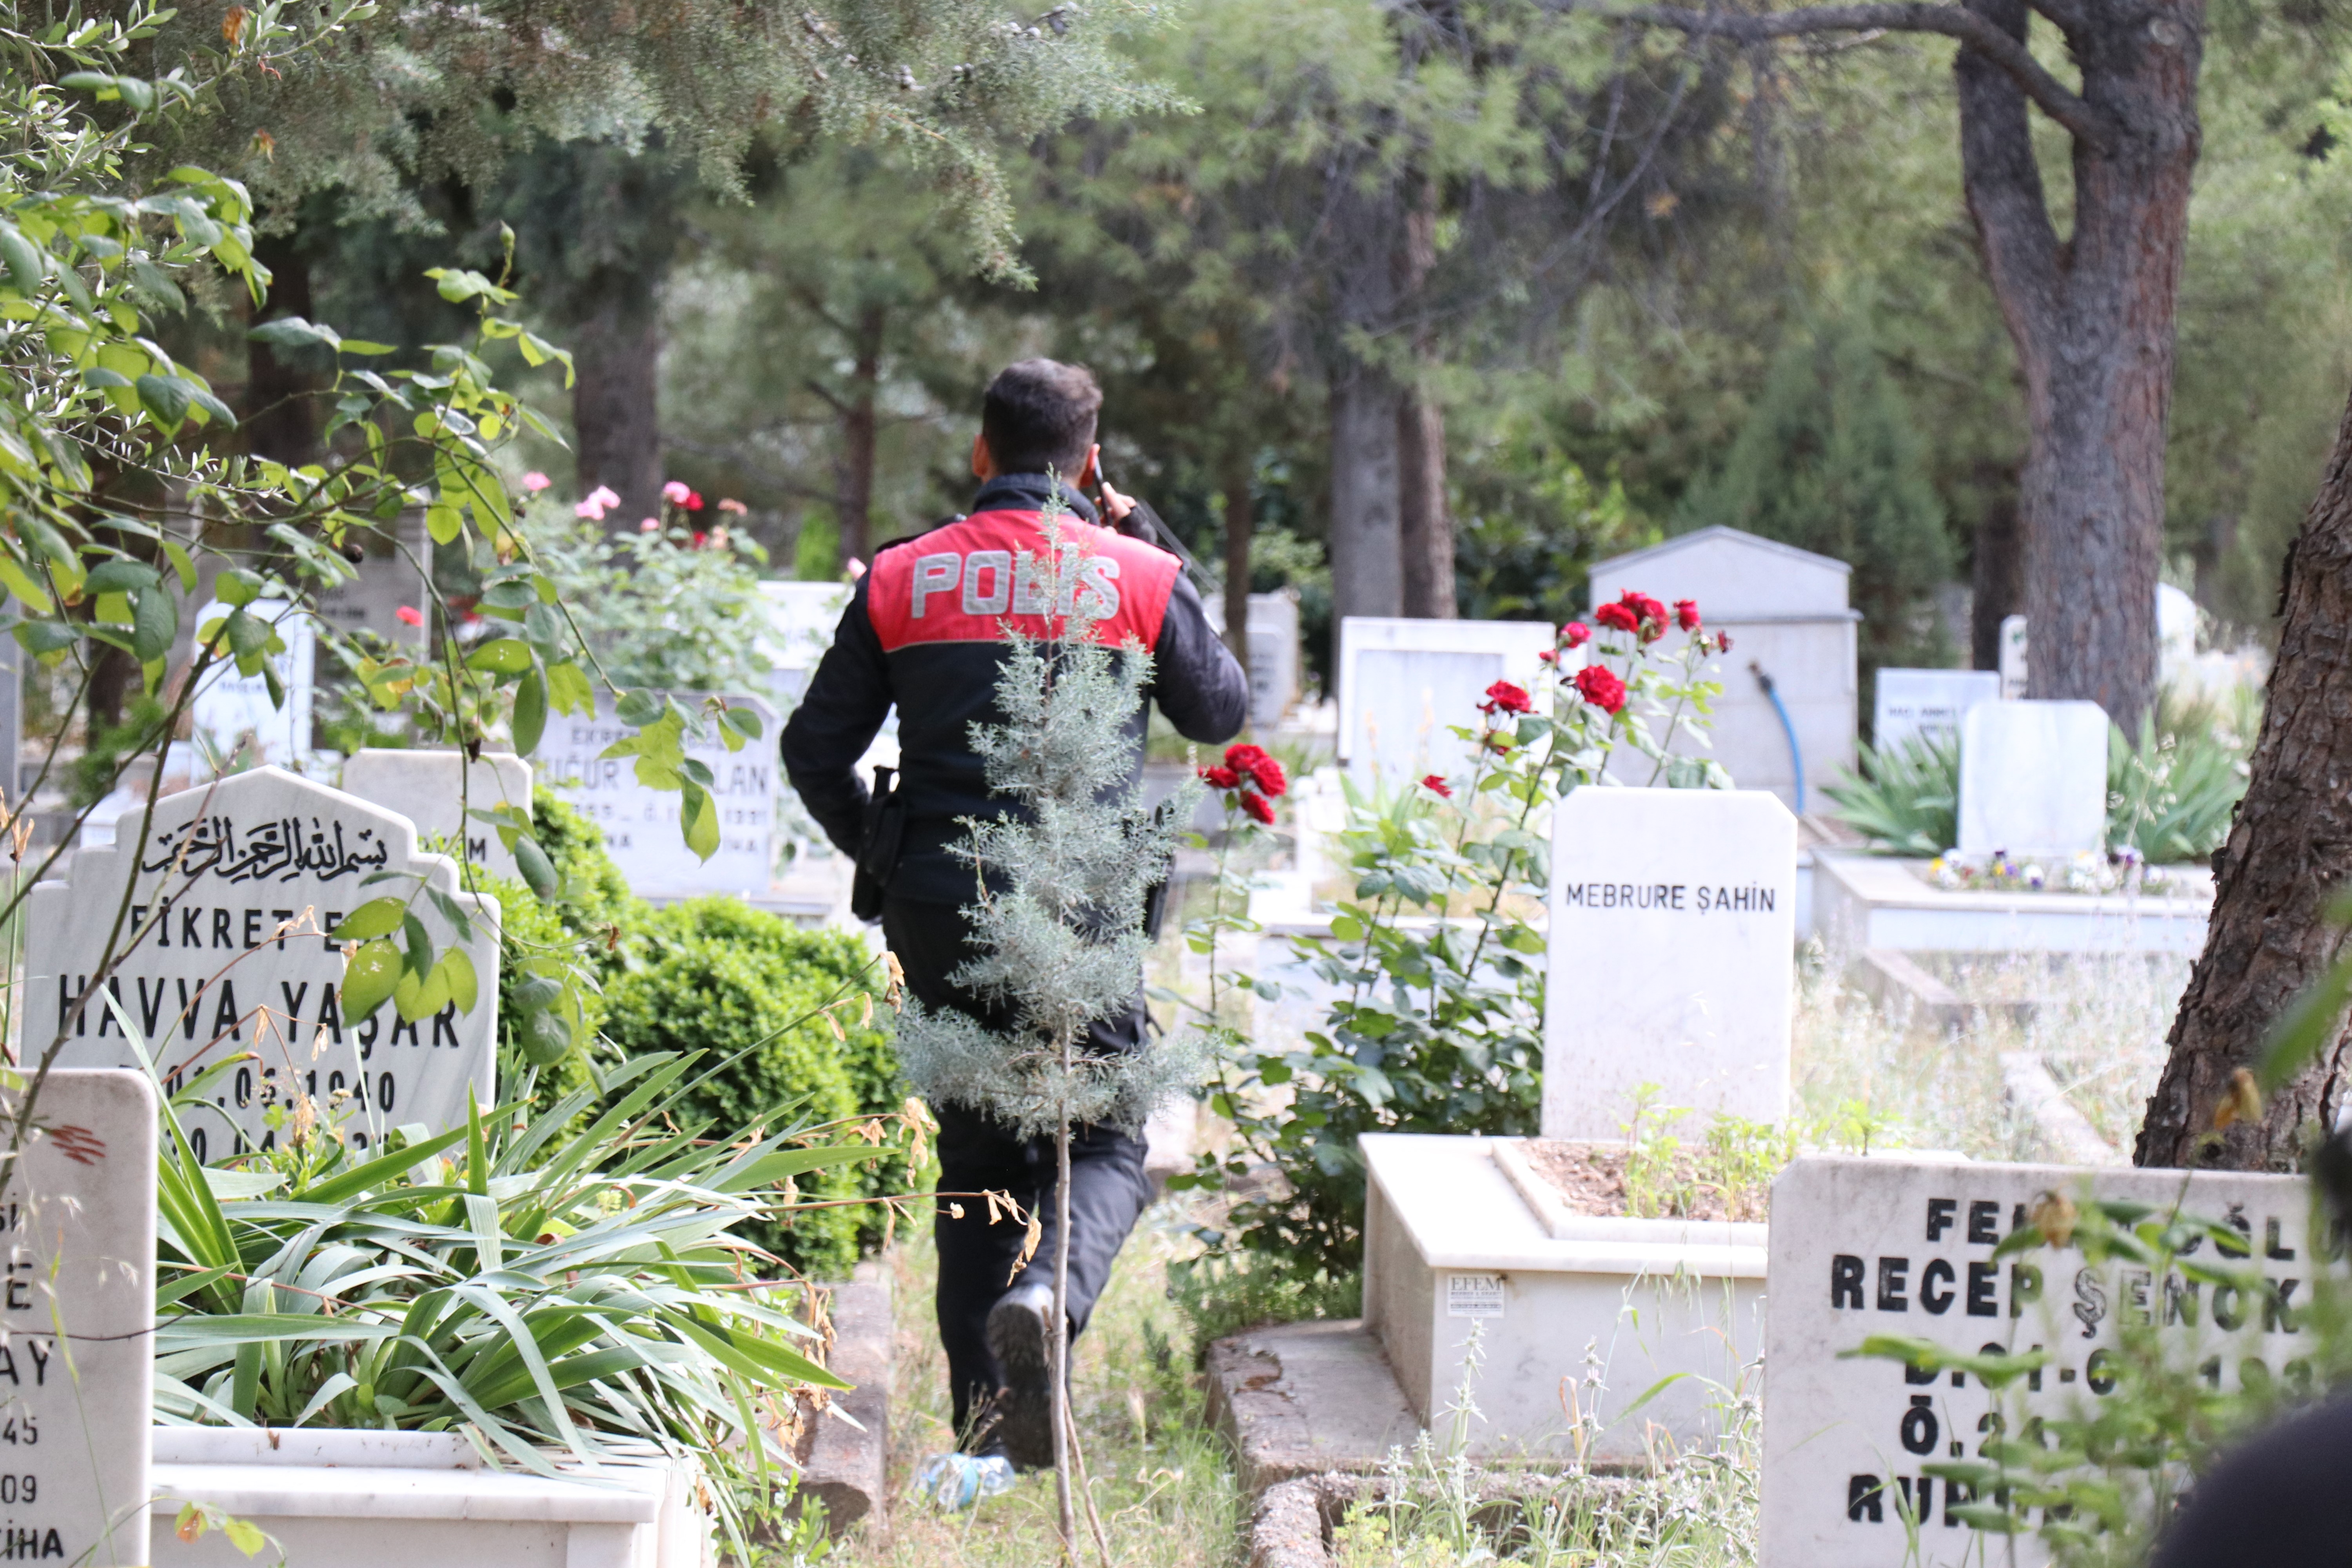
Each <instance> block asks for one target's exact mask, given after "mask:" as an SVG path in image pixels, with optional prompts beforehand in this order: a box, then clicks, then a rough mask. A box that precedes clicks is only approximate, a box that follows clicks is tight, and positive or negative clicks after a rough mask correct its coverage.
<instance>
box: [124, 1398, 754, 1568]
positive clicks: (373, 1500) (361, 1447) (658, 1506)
mask: <svg viewBox="0 0 2352 1568" xmlns="http://www.w3.org/2000/svg"><path fill="white" fill-rule="evenodd" d="M154 1445H155V1460H154V1466H153V1484H154V1493H155V1498H156V1501H155V1505H154V1507H153V1509H152V1511H151V1512H150V1514H149V1516H148V1520H149V1523H148V1543H149V1552H150V1555H151V1557H152V1561H153V1562H154V1563H155V1564H156V1568H215V1565H217V1568H247V1559H246V1558H245V1557H244V1556H243V1555H242V1554H240V1553H239V1552H237V1550H236V1547H234V1546H232V1545H231V1544H229V1542H227V1540H226V1538H224V1537H223V1536H222V1535H221V1534H220V1533H219V1532H217V1531H208V1532H206V1533H205V1535H204V1536H203V1537H202V1538H201V1539H199V1540H197V1541H195V1542H183V1541H181V1540H180V1539H179V1537H178V1535H177V1534H176V1532H175V1531H174V1530H173V1521H175V1520H176V1519H177V1518H178V1515H179V1510H180V1505H181V1504H182V1503H183V1502H184V1501H189V1500H194V1501H200V1502H206V1503H210V1504H213V1505H214V1506H215V1507H217V1508H221V1509H224V1510H226V1511H227V1512H228V1513H229V1514H230V1515H232V1516H233V1517H235V1518H237V1519H241V1520H247V1521H251V1522H252V1523H254V1524H256V1525H257V1526H259V1527H260V1528H261V1529H262V1530H264V1531H268V1533H269V1534H270V1535H272V1536H274V1537H275V1538H276V1539H277V1541H278V1544H279V1545H280V1546H281V1547H283V1548H284V1550H285V1555H286V1561H287V1562H288V1563H291V1564H295V1565H297V1568H301V1565H304V1564H320V1565H322V1568H323V1565H325V1564H330V1563H331V1564H332V1565H333V1568H457V1565H458V1564H473V1563H498V1564H499V1565H500V1568H708V1565H709V1564H713V1563H716V1562H717V1561H718V1559H717V1554H716V1547H715V1542H714V1537H713V1531H712V1529H711V1521H710V1518H709V1515H707V1514H706V1513H704V1512H703V1511H702V1510H701V1508H700V1506H699V1505H698V1502H697V1500H696V1491H697V1488H698V1479H699V1478H698V1474H697V1467H695V1466H694V1465H693V1464H692V1463H690V1462H688V1461H680V1460H673V1459H668V1458H663V1457H662V1456H660V1455H658V1454H655V1453H652V1452H651V1451H648V1452H647V1453H646V1456H645V1457H644V1458H633V1459H627V1460H623V1461H620V1462H617V1463H607V1464H606V1465H605V1466H604V1468H603V1470H602V1471H601V1472H600V1473H599V1474H597V1475H594V1476H591V1475H589V1474H588V1473H587V1472H585V1471H583V1470H581V1469H579V1468H577V1467H576V1466H574V1465H572V1463H571V1462H570V1461H568V1460H566V1461H562V1468H564V1469H565V1470H566V1471H567V1472H568V1474H567V1476H566V1477H565V1478H564V1479H550V1478H548V1477H545V1476H537V1475H532V1474H530V1472H529V1471H524V1470H511V1469H510V1470H493V1469H490V1468H488V1467H487V1466H485V1465H484V1464H483V1462H482V1460H481V1458H480V1457H479V1456H478V1455H477V1454H476V1453H475V1452H474V1450H473V1448H472V1447H471V1446H470V1445H469V1444H467V1442H466V1440H465V1439H464V1438H463V1437H460V1436H457V1435H455V1434H452V1433H434V1432H374V1431H347V1430H317V1429H305V1430H299V1431H265V1430H262V1429H260V1428H257V1427H249V1426H247V1427H227V1426H158V1427H156V1428H155V1429H154ZM265 1555H268V1554H265Z"/></svg>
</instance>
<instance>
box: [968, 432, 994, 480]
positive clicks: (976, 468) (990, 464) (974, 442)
mask: <svg viewBox="0 0 2352 1568" xmlns="http://www.w3.org/2000/svg"><path fill="white" fill-rule="evenodd" d="M971 477H972V478H973V479H978V480H979V481H980V482H981V483H982V484H986V483H987V482H988V481H989V480H991V479H994V478H995V477H996V454H995V453H993V452H992V451H990V450H989V449H988V437H986V436H984V435H982V436H974V437H972V438H971Z"/></svg>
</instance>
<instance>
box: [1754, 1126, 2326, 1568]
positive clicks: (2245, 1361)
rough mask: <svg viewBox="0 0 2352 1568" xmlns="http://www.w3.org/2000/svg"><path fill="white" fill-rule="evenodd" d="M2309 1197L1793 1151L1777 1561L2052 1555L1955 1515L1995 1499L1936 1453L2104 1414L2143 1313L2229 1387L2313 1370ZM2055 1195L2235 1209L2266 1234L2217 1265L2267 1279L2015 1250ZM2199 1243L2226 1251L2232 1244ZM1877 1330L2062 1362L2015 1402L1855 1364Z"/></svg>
mask: <svg viewBox="0 0 2352 1568" xmlns="http://www.w3.org/2000/svg"><path fill="white" fill-rule="evenodd" d="M2310 1190H2311V1189H2310V1184H2309V1183H2308V1182H2306V1181H2305V1180H2304V1179H2302V1178H2300V1177H2294V1176H2259V1175H2242V1174H2236V1173H2206V1172H2200V1173H2195V1174H2188V1173H2182V1172H2179V1171H2133V1170H2124V1169H2105V1168H2103V1169H2099V1170H2083V1169H2078V1168H2073V1167H2068V1166H2063V1165H2000V1164H1977V1163H1971V1162H1969V1161H1965V1160H1961V1161H1948V1162H1941V1163H1927V1162H1923V1161H1906V1160H1903V1159H1899V1158H1885V1157H1878V1158H1871V1159H1851V1158H1818V1157H1817V1158H1808V1159H1802V1160H1799V1161H1797V1162H1796V1163H1793V1164H1791V1165H1790V1167H1789V1168H1788V1169H1787V1170H1786V1171H1784V1172H1783V1173H1781V1175H1780V1180H1779V1181H1777V1182H1775V1183H1774V1184H1773V1186H1772V1226H1771V1233H1770V1237H1769V1242H1768V1246H1769V1255H1770V1257H1769V1266H1768V1267H1769V1279H1770V1280H1771V1289H1770V1293H1769V1297H1768V1299H1767V1301H1766V1307H1765V1330H1764V1336H1765V1337H1764V1481H1763V1497H1764V1517H1763V1563H1764V1568H1886V1565H1887V1564H1890V1563H1915V1564H1917V1565H1919V1568H1960V1565H1961V1564H1963V1563H1965V1564H1969V1568H1976V1565H1979V1564H1983V1563H2003V1564H2013V1565H2014V1568H2034V1565H2037V1564H2040V1563H2044V1562H2046V1561H2047V1554H2046V1553H2045V1552H2043V1551H2042V1547H2041V1545H2040V1543H2039V1542H2037V1541H2036V1540H2035V1539H2034V1537H2033V1536H2032V1534H2031V1533H2029V1532H2021V1533H2019V1534H2016V1535H2013V1536H2008V1537H2003V1536H2001V1535H2000V1534H1997V1533H1993V1534H1987V1533H1979V1531H1978V1530H1977V1529H1976V1528H1975V1527H1974V1526H1972V1525H1970V1524H1969V1523H1968V1522H1967V1521H1965V1520H1964V1519H1962V1518H1960V1517H1959V1516H1958V1515H1956V1514H1955V1513H1954V1512H1953V1511H1952V1510H1954V1509H1955V1508H1958V1507H1962V1506H1965V1505H1967V1504H1968V1503H1969V1502H1972V1501H1973V1502H1979V1503H1985V1502H1990V1501H1993V1500H1994V1499H1993V1498H1992V1497H1991V1496H1990V1495H1988V1496H1985V1497H1976V1496H1974V1495H1973V1494H1972V1493H1971V1491H1970V1489H1969V1488H1968V1486H1966V1485H1965V1484H1959V1485H1958V1486H1957V1487H1955V1485H1954V1484H1953V1483H1950V1482H1948V1481H1947V1480H1945V1479H1939V1478H1937V1477H1934V1476H1930V1475H1927V1474H1925V1473H1924V1472H1923V1470H1922V1467H1923V1466H1926V1465H1928V1464H1931V1463H1936V1462H1938V1461H1942V1462H1947V1463H1948V1462H1951V1461H1953V1460H1957V1459H1973V1458H1980V1457H1981V1453H1980V1450H1981V1447H1982V1445H1983V1444H1984V1443H1985V1441H1986V1439H1987V1438H1988V1437H1989V1436H1993V1435H1995V1432H1996V1427H1997V1426H2006V1427H2007V1429H2008V1430H2009V1431H2011V1432H2016V1431H2021V1430H2022V1429H2023V1428H2022V1426H2021V1425H2019V1424H2018V1423H2019V1420H2020V1417H2021V1415H2022V1416H2031V1415H2041V1416H2044V1417H2073V1416H2074V1415H2078V1414H2095V1408H2096V1405H2097V1403H2098V1401H2099V1400H2100V1399H2101V1398H2102V1397H2104V1396H2105V1395H2106V1394H2109V1393H2110V1392H2112V1391H2113V1389H2114V1386H2115V1384H2114V1383H2113V1382H2112V1381H2111V1379H2110V1377H2109V1368H2110V1366H2112V1365H2115V1364H2117V1363H2116V1354H2117V1351H2116V1345H2117V1340H2118V1330H2119V1328H2120V1327H2121V1325H2122V1324H2123V1322H2124V1321H2126V1320H2128V1321H2132V1322H2134V1323H2137V1324H2150V1323H2153V1324H2154V1325H2156V1326H2157V1327H2158V1328H2159V1329H2160V1330H2161V1331H2163V1334H2164V1337H2165V1338H2166V1339H2167V1340H2168V1341H2170V1342H2171V1345H2170V1347H2169V1349H2168V1358H2169V1356H2171V1355H2174V1354H2177V1356H2178V1358H2179V1362H2180V1363H2181V1364H2184V1365H2189V1366H2196V1365H2198V1364H2200V1363H2204V1362H2206V1360H2207V1358H2208V1357H2209V1356H2210V1357H2213V1358H2215V1359H2214V1360H2213V1361H2212V1362H2211V1370H2210V1373H2209V1375H2210V1377H2212V1378H2213V1379H2214V1380H2215V1383H2216V1386H2219V1387H2224V1388H2234V1387H2237V1386H2239V1385H2240V1384H2241V1383H2242V1381H2244V1380H2247V1379H2249V1378H2252V1377H2258V1376H2264V1375H2267V1376H2272V1377H2281V1376H2283V1377H2285V1378H2287V1379H2289V1380H2290V1381H2292V1380H2293V1379H2294V1377H2295V1376H2296V1367H2295V1363H2296V1361H2297V1358H2298V1357H2299V1356H2301V1355H2302V1354H2304V1353H2306V1352H2305V1340H2306V1339H2307V1338H2308V1336H2302V1337H2298V1330H2297V1328H2296V1326H2295V1324H2294V1305H2295V1301H2296V1299H2297V1298H2296V1292H2297V1291H2298V1290H2300V1291H2301V1292H2302V1295H2303V1297H2304V1298H2306V1299H2307V1298H2308V1296H2309V1295H2310V1289H2309V1286H2310V1279H2311V1273H2312V1269H2313V1268H2314V1261H2313V1258H2312V1255H2311V1248H2310V1240H2309V1235H2308V1232H2309V1223H2308V1221H2309V1212H2310V1211H2309V1201H2310V1198H2309V1194H2310ZM2043 1193H2058V1194H2063V1195H2064V1196H2066V1197H2067V1198H2068V1199H2069V1200H2070V1201H2071V1202H2073V1203H2074V1204H2076V1205H2078V1206H2079V1205H2082V1204H2083V1203H2084V1202H2086V1201H2087V1200H2088V1199H2089V1198H2091V1197H2093V1196H2096V1197H2098V1198H2102V1199H2110V1200H2124V1201H2129V1202H2136V1203H2142V1204H2147V1205H2151V1206H2153V1207H2154V1208H2156V1209H2158V1210H2159V1211H2169V1210H2172V1209H2174V1208H2175V1206H2176V1205H2178V1207H2179V1209H2180V1210H2181V1211H2182V1212H2186V1213H2190V1214H2195V1215H2202V1216H2204V1217H2207V1218H2210V1219H2214V1220H2222V1221H2226V1222H2227V1223H2229V1224H2231V1225H2232V1226H2237V1227H2238V1228H2239V1229H2240V1230H2241V1231H2242V1234H2243V1235H2244V1236H2245V1237H2246V1244H2245V1251H2246V1254H2247V1256H2246V1257H2244V1258H2239V1259H2231V1258H2220V1259H2217V1260H2216V1261H2221V1262H2224V1263H2229V1262H2233V1261H2234V1262H2236V1263H2238V1264H2240V1265H2244V1264H2254V1265H2258V1266H2259V1267H2260V1268H2261V1271H2262V1273H2263V1277H2264V1279H2265V1286H2264V1288H2263V1291H2262V1292H2260V1293H2255V1292H2251V1291H2245V1290H2241V1289H2237V1288H2236V1287H2233V1286H2229V1285H2220V1286H2215V1287H2210V1288H2208V1287H2200V1284H2199V1283H2198V1282H2196V1281H2194V1280H2192V1279H2189V1278H2187V1277H2185V1276H2184V1275H2183V1273H2181V1272H2180V1271H2179V1270H2175V1271H2173V1272H2172V1273H2171V1274H2170V1275H2169V1276H2168V1278H2166V1279H2156V1278H2154V1277H2153V1275H2152V1274H2151V1273H2150V1272H2149V1271H2147V1270H2144V1269H2134V1268H2130V1267H2128V1266H2126V1265H2125V1264H2123V1263H2121V1262H2112V1263H2102V1264H2099V1265H2096V1266H2093V1265H2091V1264H2090V1263H2089V1262H2088V1260H2087V1259H2086V1258H2084V1255H2083V1254H2082V1253H2081V1252H2080V1251H2079V1250H2075V1249H2073V1248H2068V1247H2061V1248H2056V1249H2053V1248H2048V1247H2036V1248H2034V1249H2032V1250H2030V1251H2027V1252H2023V1253H2019V1254H2013V1255H2011V1257H2008V1258H1998V1259H1996V1258H1994V1257H1993V1249H1994V1247H1996V1246H1997V1245H1999V1243H2000V1241H2001V1239H2002V1238H2003V1237H2007V1236H2008V1235H2009V1234H2010V1232H2011V1230H2013V1229H2016V1228H2019V1227H2021V1226H2023V1225H2025V1224H2026V1223H2027V1215H2029V1214H2030V1213H2031V1212H2032V1208H2033V1206H2034V1205H2035V1203H2036V1201H2037V1200H2038V1199H2039V1198H2040V1196H2041V1195H2042V1194H2043ZM2200 1250H2201V1251H2203V1252H2204V1254H2205V1257H2206V1258H2211V1257H2212V1254H2213V1250H2214V1249H2212V1248H2210V1247H2204V1248H2200ZM1873 1334H1890V1335H1900V1336H1903V1337H1906V1338H1912V1339H1924V1340H1929V1341H1933V1342H1936V1343H1937V1344H1939V1345H1942V1346H1944V1347H1946V1348H1948V1349H1949V1350H1951V1351H1955V1352H1960V1353H1963V1354H1974V1353H1977V1352H1984V1351H2001V1352H2011V1353H2015V1352H2029V1351H2034V1350H2041V1351H2044V1352H2047V1353H2048V1354H2049V1355H2050V1357H2051V1360H2050V1363H2048V1364H2047V1365H2046V1366H2045V1367H2044V1368H2043V1369H2042V1371H2040V1372H2039V1373H2034V1374H2032V1376H2031V1377H2030V1378H2029V1379H2028V1380H2026V1381H2025V1383H2024V1385H2023V1386H2022V1387H2012V1388H2011V1389H2010V1390H2006V1391H2002V1392H2000V1393H1998V1394H1996V1393H1995V1392H1993V1391H1991V1390H1990V1389H1987V1388H1986V1387H1984V1386H1983V1385H1982V1384H1980V1383H1979V1381H1978V1380H1977V1379H1976V1378H1973V1377H1970V1376H1968V1375H1967V1374H1965V1373H1942V1374H1939V1375H1932V1376H1931V1375H1929V1374H1927V1373H1919V1372H1916V1371H1913V1370H1912V1369H1910V1368H1908V1367H1906V1366H1905V1365H1904V1364H1903V1363H1900V1362H1894V1361H1884V1360H1877V1359H1865V1358H1854V1359H1851V1360H1846V1359H1841V1357H1842V1354H1843V1352H1847V1351H1851V1350H1853V1349H1855V1348H1856V1347H1858V1346H1859V1345H1860V1344H1861V1343H1862V1342H1863V1341H1864V1339H1865V1338H1867V1337H1869V1336H1870V1335H1873ZM2255 1362H2259V1363H2261V1367H2260V1369H2259V1370H2257V1369H2256V1368H2255V1367H2254V1366H2253V1365H2252V1363H2255ZM2309 1370H2310V1369H2309V1366H2308V1363H2305V1365H2304V1367H2303V1368H2302V1371H2303V1372H2304V1373H2308V1372H2309ZM1906 1512H1908V1513H1910V1514H1911V1515H1912V1517H1913V1518H1914V1519H1916V1521H1917V1530H1916V1540H1917V1542H1918V1549H1919V1551H1918V1555H1916V1556H1912V1555H1907V1554H1906V1551H1907V1548H1906V1533H1907V1531H1906V1524H1905V1522H1904V1518H1903V1515H1904V1514H1905V1513H1906ZM2041 1522H2042V1520H2041V1518H2040V1517H2039V1516H2038V1515H2037V1516H2035V1517H2034V1518H2033V1519H2032V1520H2031V1521H2029V1524H2030V1525H2032V1526H2038V1525H2039V1524H2040V1523H2041ZM2012 1546H2013V1549H2014V1551H2015V1552H2016V1555H2015V1556H2014V1557H2013V1558H2012V1557H2011V1555H2010V1552H2011V1550H2012Z"/></svg>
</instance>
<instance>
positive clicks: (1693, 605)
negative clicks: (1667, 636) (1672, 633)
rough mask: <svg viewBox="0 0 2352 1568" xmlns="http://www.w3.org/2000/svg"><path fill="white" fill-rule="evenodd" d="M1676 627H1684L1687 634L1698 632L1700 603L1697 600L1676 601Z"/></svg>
mask: <svg viewBox="0 0 2352 1568" xmlns="http://www.w3.org/2000/svg"><path fill="white" fill-rule="evenodd" d="M1675 625H1676V626H1680V627H1682V629H1683V630H1685V631H1686V632H1695V631H1696V630H1698V601H1697V600H1696V599H1676V600H1675Z"/></svg>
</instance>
